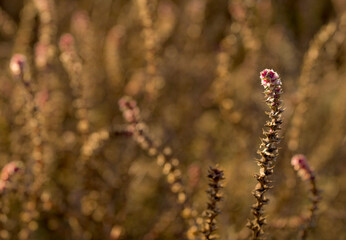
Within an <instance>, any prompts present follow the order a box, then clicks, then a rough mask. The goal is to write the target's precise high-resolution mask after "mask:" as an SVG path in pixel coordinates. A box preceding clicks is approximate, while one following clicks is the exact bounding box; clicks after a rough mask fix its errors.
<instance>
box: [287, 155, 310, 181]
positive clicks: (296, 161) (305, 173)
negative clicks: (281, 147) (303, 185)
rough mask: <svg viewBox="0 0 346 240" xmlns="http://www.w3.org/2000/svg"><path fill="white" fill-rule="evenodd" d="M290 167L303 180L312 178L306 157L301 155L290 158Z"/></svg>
mask: <svg viewBox="0 0 346 240" xmlns="http://www.w3.org/2000/svg"><path fill="white" fill-rule="evenodd" d="M291 165H292V166H293V168H294V170H296V171H297V172H298V175H299V176H300V177H301V178H302V179H303V180H307V179H311V178H313V177H314V176H313V172H312V170H311V168H310V166H309V164H308V161H307V159H306V157H305V156H304V155H302V154H298V155H295V156H293V157H292V160H291Z"/></svg>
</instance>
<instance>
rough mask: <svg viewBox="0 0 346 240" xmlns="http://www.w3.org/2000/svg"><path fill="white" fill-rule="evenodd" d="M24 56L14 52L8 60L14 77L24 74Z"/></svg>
mask: <svg viewBox="0 0 346 240" xmlns="http://www.w3.org/2000/svg"><path fill="white" fill-rule="evenodd" d="M25 63H26V57H25V56H24V55H23V54H18V53H17V54H14V55H13V56H12V58H11V61H10V70H11V72H12V74H13V75H14V76H16V77H19V76H20V75H23V74H24V67H25Z"/></svg>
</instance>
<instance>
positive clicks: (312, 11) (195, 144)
mask: <svg viewBox="0 0 346 240" xmlns="http://www.w3.org/2000/svg"><path fill="white" fill-rule="evenodd" d="M33 2H35V4H37V2H38V3H40V2H41V3H43V5H44V4H45V3H49V4H50V5H49V6H52V8H49V7H48V8H47V9H48V10H47V11H48V13H47V12H45V11H42V10H41V12H40V11H37V9H40V8H37V6H36V5H35V4H34V3H33ZM140 2H141V1H140V0H138V1H135V0H133V1H129V0H73V1H72V0H59V1H51V0H47V1H45V0H36V1H30V0H27V1H24V2H23V1H20V0H11V1H9V0H2V1H0V6H1V11H2V12H1V14H0V62H1V65H0V68H1V71H0V82H1V83H0V113H1V114H0V165H1V166H4V165H5V164H6V163H8V162H10V161H12V160H18V161H21V162H23V163H24V165H25V166H26V167H25V169H26V170H25V174H24V175H30V174H32V162H31V160H30V158H31V157H30V156H31V154H30V153H31V152H32V146H31V140H30V137H29V133H28V132H29V131H30V128H28V127H27V126H26V125H28V124H27V122H28V119H27V118H26V116H25V114H23V110H22V109H23V106H25V104H26V100H25V97H24V96H25V92H24V91H23V87H22V86H21V84H19V83H18V82H16V81H14V80H13V78H12V76H11V74H10V71H9V68H8V66H9V61H10V58H11V56H12V55H13V54H14V53H22V54H24V55H26V56H27V59H28V65H29V66H30V72H31V75H32V79H33V81H34V82H35V84H36V86H37V93H36V101H37V102H38V104H39V106H40V110H39V111H40V112H41V113H42V115H43V119H44V120H43V122H42V128H44V132H45V135H44V136H43V139H42V142H43V143H42V144H43V159H44V161H45V162H46V166H45V169H44V173H45V176H47V177H46V179H45V182H44V184H43V186H42V188H41V190H40V191H39V192H38V194H39V196H38V198H39V199H41V200H40V201H38V202H36V203H37V205H35V207H34V208H35V209H36V210H37V212H38V217H36V220H32V221H31V222H35V223H37V224H33V223H31V222H29V223H27V222H26V221H25V214H24V215H23V211H24V210H23V209H25V207H23V202H26V201H28V199H27V196H26V195H25V192H26V191H25V189H26V188H27V187H28V182H25V178H23V179H19V180H18V182H19V183H23V182H24V183H25V184H24V183H23V184H18V187H12V190H11V191H9V192H6V194H2V196H1V217H0V222H1V230H0V238H1V239H146V240H148V239H184V238H185V233H184V232H185V231H186V226H185V225H184V221H183V220H182V218H181V217H180V212H179V211H180V210H179V207H178V205H177V203H176V200H175V198H174V196H173V195H172V193H171V192H170V187H169V185H168V183H167V182H166V181H165V176H164V175H163V174H162V173H161V171H162V170H161V168H160V167H159V166H157V164H156V160H155V159H152V158H151V157H149V156H147V154H146V153H145V152H143V151H142V150H141V149H140V148H139V147H138V146H137V144H136V143H135V142H134V141H133V140H132V139H131V138H130V137H124V136H111V137H110V138H109V139H108V140H107V141H106V142H105V143H104V144H100V145H99V146H97V147H96V148H95V153H94V154H93V155H92V157H90V159H89V161H88V162H87V163H86V164H85V165H83V164H82V163H80V155H81V149H82V147H83V146H84V145H83V144H86V143H85V141H84V142H83V136H82V135H83V134H81V132H80V131H78V123H79V122H80V119H79V117H78V108H79V107H78V103H77V102H76V97H75V96H74V93H73V86H72V87H70V85H69V84H70V79H71V75H70V74H69V72H68V71H67V70H66V68H64V66H63V64H62V63H61V61H62V60H61V59H62V58H61V57H59V56H60V55H61V50H59V48H58V42H59V38H60V36H61V35H62V34H63V33H67V32H69V33H71V34H72V35H73V36H74V38H75V42H76V51H77V53H78V55H79V56H80V58H81V63H82V73H81V76H80V77H81V79H82V85H83V87H82V96H83V99H84V101H85V102H86V107H85V108H86V110H87V116H86V119H87V121H88V122H89V132H88V133H87V134H86V138H88V136H89V137H90V135H91V133H93V132H98V131H100V130H102V129H105V128H106V129H107V128H108V127H109V126H121V125H122V124H123V123H124V120H123V119H122V117H121V113H120V111H119V109H118V106H117V105H118V103H117V102H118V100H119V99H120V98H121V97H122V96H123V95H129V96H132V97H133V98H134V99H136V100H137V102H138V105H139V107H140V109H141V113H142V118H143V121H144V122H145V123H146V124H147V125H148V129H149V133H150V136H151V137H152V138H153V139H155V141H157V143H158V144H160V145H163V146H170V147H171V148H172V150H173V154H174V156H175V157H177V158H178V159H179V160H180V165H179V167H180V169H181V171H182V173H183V180H184V183H185V187H186V189H187V192H188V195H189V196H190V197H191V202H193V205H194V207H195V208H196V209H197V211H198V212H199V213H201V212H202V211H203V210H204V209H205V206H206V201H207V196H206V194H205V190H206V189H207V187H208V186H207V178H206V174H207V170H208V167H209V166H214V165H215V164H217V163H218V164H219V166H220V167H221V168H222V169H223V170H224V172H225V178H226V180H225V188H224V189H223V196H224V199H223V201H222V207H221V210H222V213H221V215H220V216H219V217H218V228H219V230H218V233H219V235H220V238H221V239H242V238H244V237H245V238H246V237H247V232H248V230H247V229H246V227H245V225H246V221H247V219H248V218H250V206H251V205H252V203H253V202H254V199H253V196H252V195H251V192H252V190H253V189H254V187H255V184H256V183H255V179H254V178H253V175H254V174H255V173H256V172H258V170H257V166H256V162H255V159H256V158H258V155H257V153H256V152H257V149H258V146H259V144H260V137H261V136H262V128H263V125H264V123H265V121H266V115H265V114H264V112H265V111H267V109H266V105H265V104H264V99H263V93H262V91H263V89H262V86H261V85H260V80H259V72H260V71H261V70H263V69H264V68H272V69H274V70H275V71H277V72H278V73H279V74H280V77H281V79H282V82H283V91H284V94H283V103H284V108H285V112H284V116H283V117H284V123H283V130H282V136H283V140H282V142H281V145H280V147H281V149H280V155H279V159H278V162H277V166H276V169H275V172H274V177H273V185H274V188H273V189H272V190H271V191H270V192H269V198H270V204H269V205H267V207H266V211H267V215H268V226H267V232H268V233H269V237H268V239H295V237H296V235H297V232H298V230H299V229H297V228H284V227H277V226H276V227H275V226H274V225H275V224H273V223H277V222H278V221H279V220H280V219H281V220H282V219H285V218H290V217H292V216H296V215H299V214H300V213H302V212H304V211H305V210H306V209H308V207H309V199H308V192H307V186H306V185H305V184H304V183H302V182H300V181H299V179H298V178H297V177H296V174H295V173H294V171H293V169H292V167H291V166H290V159H291V157H292V156H293V155H294V154H296V153H302V154H305V155H306V156H307V158H308V159H309V161H310V164H311V166H312V168H314V169H315V172H316V176H317V183H318V185H319V188H320V189H321V190H322V194H321V195H322V201H321V203H320V209H319V211H318V219H317V221H316V228H315V229H314V230H313V232H312V234H311V235H310V239H340V240H341V239H346V227H345V226H346V207H345V206H346V186H345V184H344V183H345V181H346V174H345V171H346V162H345V160H346V159H345V158H346V147H345V144H346V135H345V133H346V129H345V126H346V119H345V114H346V109H345V108H346V107H345V103H346V82H345V80H346V79H345V73H346V67H345V66H346V59H345V56H346V48H345V47H346V44H345V42H346V41H345V37H346V15H345V11H346V4H345V1H342V0H318V1H316V0H315V1H312V0H307V1H299V0H285V1H283V0H278V1H269V0H259V1H254V0H245V1H237V0H230V1H226V0H212V1H211V0H189V1H182V0H147V1H144V3H145V4H144V5H141V4H140ZM35 6H36V8H37V9H36V8H35ZM143 6H145V11H147V15H145V14H144V15H143V12H142V13H141V11H143ZM45 14H46V15H47V14H48V16H51V17H52V19H53V20H52V21H50V22H49V21H48V24H46V25H45V26H48V29H50V30H51V32H50V30H47V28H45V27H43V26H44V25H42V24H41V23H42V19H44V17H45V16H46V15H45ZM146 17H147V18H148V19H149V20H148V19H146ZM43 21H44V20H43ZM148 21H149V23H148ZM327 24H329V27H326V26H327ZM47 32H48V33H47ZM321 32H322V33H321ZM44 34H48V35H49V36H50V37H48V39H49V41H48V43H47V45H45V46H46V47H47V48H43V49H44V50H42V51H43V53H42V52H40V51H39V50H37V48H36V50H35V47H37V45H38V43H39V42H40V41H43V40H42V39H44V37H42V36H43V35H44ZM47 49H51V50H52V51H51V52H52V54H51V56H52V57H51V58H50V59H49V60H47V58H48V57H47V52H48V51H50V50H47ZM42 55H43V60H42V58H40V57H42ZM40 59H41V60H42V61H43V63H42V62H41V64H40ZM40 104H41V105H40ZM79 110H80V109H79ZM81 169H83V170H81ZM80 171H82V172H83V174H80V173H81V172H80ZM34 177H35V176H34ZM36 177H37V176H36ZM29 185H30V184H29ZM17 188H18V189H17ZM14 189H16V190H14ZM30 223H31V225H30ZM27 226H32V227H31V228H30V227H29V230H28V229H26V228H27ZM23 229H24V230H23ZM25 231H29V232H30V234H29V233H28V234H26V232H25Z"/></svg>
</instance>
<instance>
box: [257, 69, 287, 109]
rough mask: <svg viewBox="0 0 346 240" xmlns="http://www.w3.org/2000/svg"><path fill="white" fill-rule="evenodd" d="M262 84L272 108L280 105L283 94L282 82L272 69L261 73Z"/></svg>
mask: <svg viewBox="0 0 346 240" xmlns="http://www.w3.org/2000/svg"><path fill="white" fill-rule="evenodd" d="M260 78H261V84H262V86H263V87H264V94H265V95H266V97H267V103H268V104H269V105H270V106H271V107H274V106H279V105H280V99H279V98H280V95H281V93H282V87H281V85H282V82H281V79H280V77H279V74H277V73H276V72H275V71H274V70H272V69H264V70H263V71H262V72H261V73H260Z"/></svg>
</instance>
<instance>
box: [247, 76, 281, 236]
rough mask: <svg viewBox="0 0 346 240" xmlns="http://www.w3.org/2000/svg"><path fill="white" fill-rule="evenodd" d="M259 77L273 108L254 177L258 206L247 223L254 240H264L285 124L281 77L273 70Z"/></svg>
mask: <svg viewBox="0 0 346 240" xmlns="http://www.w3.org/2000/svg"><path fill="white" fill-rule="evenodd" d="M260 78H261V84H262V86H263V87H264V95H265V99H266V100H265V101H266V104H267V105H268V107H269V108H270V112H268V113H267V115H268V117H269V121H267V122H266V124H265V125H264V126H265V127H266V130H264V132H263V134H264V137H263V138H262V139H261V141H262V143H261V145H260V148H259V151H258V153H259V155H260V156H261V158H260V159H258V160H257V164H258V166H259V167H260V172H259V174H256V175H255V177H256V179H257V181H258V184H257V185H256V188H255V190H254V192H253V195H254V197H255V198H256V203H255V204H254V205H253V206H252V214H253V216H254V219H253V220H252V221H250V222H249V224H248V226H249V228H250V229H251V231H252V233H253V236H252V238H253V239H262V238H263V234H264V229H263V226H264V225H265V224H266V221H265V220H266V218H265V216H264V209H263V207H264V205H265V204H267V203H268V201H269V200H268V198H267V197H266V196H265V193H266V192H267V191H268V189H270V188H271V186H270V182H271V181H270V179H269V177H270V176H271V175H272V174H273V172H274V166H275V163H276V160H277V157H278V153H279V150H278V143H279V142H280V137H279V131H280V129H281V127H280V126H281V124H282V119H281V113H282V112H283V109H282V103H281V98H280V97H281V94H282V86H281V85H282V83H281V79H280V77H279V75H278V74H277V73H276V72H274V71H273V70H270V69H265V70H263V71H262V72H261V73H260Z"/></svg>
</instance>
